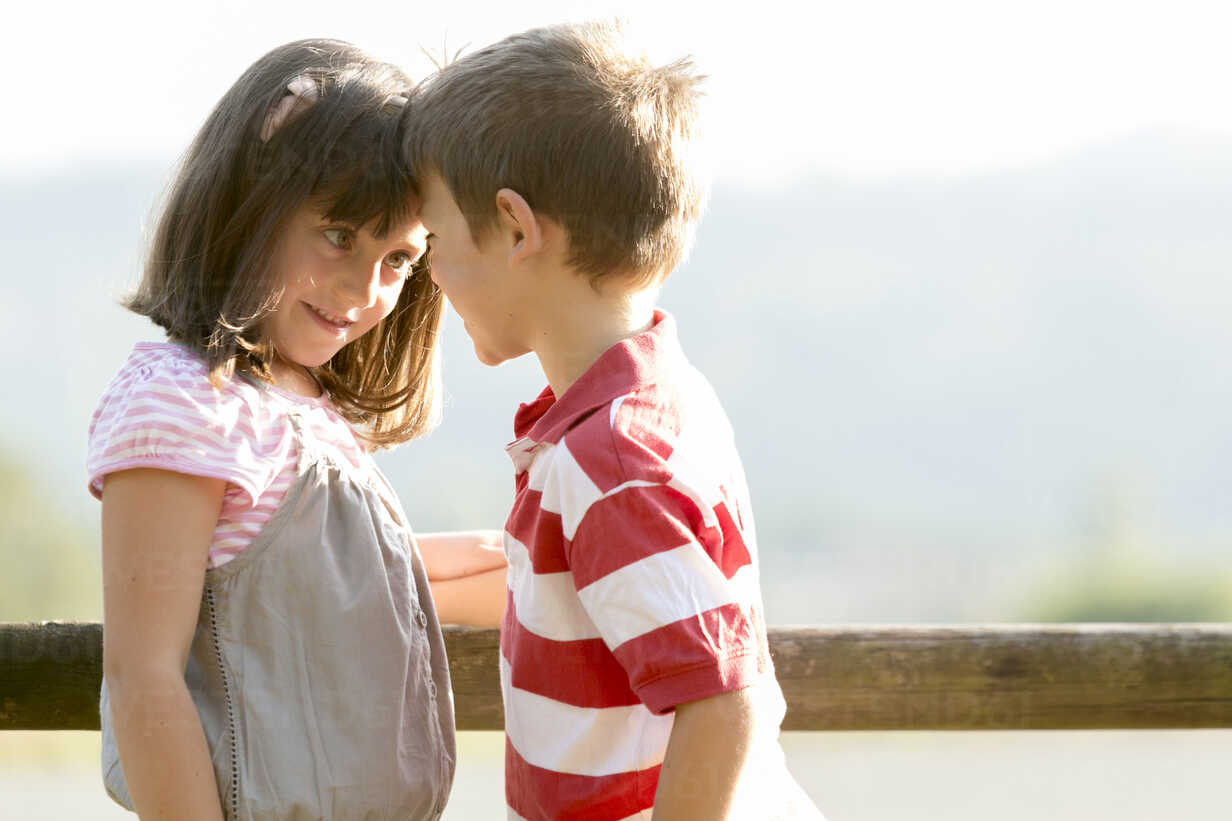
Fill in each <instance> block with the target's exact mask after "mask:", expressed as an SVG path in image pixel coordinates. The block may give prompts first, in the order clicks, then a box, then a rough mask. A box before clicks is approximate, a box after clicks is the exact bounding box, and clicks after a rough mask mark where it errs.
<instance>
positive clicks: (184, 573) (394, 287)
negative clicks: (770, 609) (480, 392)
mask: <svg viewBox="0 0 1232 821" xmlns="http://www.w3.org/2000/svg"><path fill="white" fill-rule="evenodd" d="M410 90H411V83H410V81H409V79H408V78H407V77H406V76H405V75H404V74H403V73H402V72H401V71H399V70H398V69H396V68H394V67H393V66H390V65H388V64H385V63H380V62H377V61H375V60H373V59H372V58H370V57H369V56H367V55H366V54H364V53H363V52H361V51H360V50H358V49H356V48H355V47H353V46H350V45H348V44H346V43H341V42H337V41H331V40H311V41H302V42H296V43H291V44H289V45H286V46H283V47H281V48H278V49H275V50H274V51H272V52H270V53H269V54H267V55H265V56H264V57H262V58H261V59H260V60H258V61H257V62H256V63H255V64H254V65H253V66H252V67H251V68H249V69H248V71H246V72H245V73H244V75H243V76H242V77H240V79H239V80H238V81H237V82H236V83H235V85H234V86H233V87H232V88H231V89H230V90H229V91H228V92H227V93H226V95H225V96H224V97H223V98H222V100H221V101H220V102H219V104H218V106H217V107H216V108H215V109H214V111H213V113H212V114H211V115H210V116H209V118H208V119H207V120H206V122H205V124H204V126H202V128H201V131H200V133H199V134H198V135H197V137H196V139H195V141H194V142H193V144H192V146H191V147H190V148H189V150H188V153H187V154H186V156H185V159H184V162H183V166H182V168H181V171H180V173H179V177H178V179H177V180H176V181H175V183H174V184H173V186H172V188H171V191H170V194H169V198H168V202H167V204H166V207H165V210H164V212H163V214H162V217H161V219H160V221H159V223H158V227H157V230H156V233H155V235H154V239H153V245H152V248H151V250H150V254H149V259H148V262H147V265H146V270H145V275H144V278H143V280H142V283H141V285H140V287H139V289H138V291H137V293H136V294H135V295H134V296H133V297H132V298H131V299H130V300H129V302H128V307H129V308H131V309H132V310H134V311H136V312H137V313H140V314H143V315H145V316H148V317H149V318H150V319H151V320H153V321H154V322H155V323H157V324H158V325H160V326H162V327H163V328H164V329H165V330H166V334H167V337H168V339H169V342H167V343H162V344H151V343H142V344H138V345H137V346H136V347H135V348H134V350H133V352H132V354H131V356H130V357H129V360H128V362H127V363H126V364H125V365H124V366H123V368H121V370H120V372H119V374H118V375H117V376H116V377H115V379H114V380H112V382H111V384H110V386H109V387H108V388H107V391H106V393H105V394H104V396H103V398H102V400H101V402H100V404H99V407H98V410H97V411H96V412H95V414H94V418H93V421H92V423H91V427H90V449H89V458H88V468H89V474H90V489H91V491H92V492H93V493H94V494H95V495H96V496H98V497H99V498H101V499H102V503H103V510H102V549H103V579H104V620H105V627H106V630H105V640H104V650H103V666H104V676H105V683H104V686H103V691H102V703H101V718H102V728H103V767H104V780H105V782H106V786H107V789H108V792H109V793H110V794H111V795H112V796H113V797H114V798H115V799H116V800H117V801H119V802H120V803H121V804H123V805H125V806H127V807H128V808H130V809H135V810H136V811H137V812H138V813H139V814H140V816H141V817H142V818H143V819H153V818H174V819H198V818H200V819H222V818H227V819H239V818H243V819H292V818H294V819H325V818H330V819H344V818H345V819H378V818H379V819H386V818H389V819H392V818H397V819H421V818H436V817H437V816H439V814H440V813H441V811H442V809H443V807H444V804H445V799H446V796H447V794H448V791H449V786H450V783H451V780H452V777H453V767H454V736H453V733H454V724H453V703H452V698H451V695H450V689H449V670H448V666H447V664H446V660H445V652H444V644H443V640H442V635H441V629H440V625H439V622H438V616H437V612H436V610H435V609H434V606H433V595H432V593H431V592H430V591H429V582H430V580H431V581H434V582H435V585H436V592H437V593H438V595H439V597H440V598H441V599H442V602H443V605H442V606H443V612H442V615H443V616H444V617H445V618H447V619H448V620H451V621H462V622H471V623H480V624H495V623H496V621H497V619H498V618H499V610H500V606H501V605H503V601H504V582H503V558H502V557H501V554H500V551H499V549H498V548H497V545H498V544H499V534H491V533H486V532H477V533H471V534H452V535H447V536H442V537H439V538H430V537H425V538H424V539H422V540H421V541H420V545H419V546H420V548H421V549H422V553H420V552H419V551H417V550H416V546H415V543H414V541H413V540H412V539H411V535H410V531H409V529H408V527H407V524H406V520H405V517H404V515H403V513H402V509H401V507H400V506H399V504H398V502H397V500H396V498H395V496H394V494H393V492H392V491H391V490H390V488H389V486H388V484H387V483H386V482H385V480H384V478H383V477H382V476H381V473H380V471H378V470H377V468H376V466H375V465H374V463H373V461H372V458H371V456H370V455H369V453H368V450H369V449H370V448H374V447H384V446H390V445H393V444H396V443H399V442H403V441H405V440H407V439H410V438H412V437H414V436H417V435H420V434H422V433H424V432H426V431H427V430H428V428H429V427H431V425H432V424H433V423H434V421H435V419H436V416H437V411H438V404H437V401H436V398H435V397H436V388H437V384H438V379H439V377H438V362H439V357H438V353H437V341H438V334H439V328H440V322H441V299H440V294H439V293H438V291H437V289H436V287H435V286H434V285H433V284H432V281H431V279H430V277H429V276H428V275H427V273H426V272H425V270H424V268H423V266H422V265H421V264H420V260H421V258H422V255H423V252H424V250H425V248H426V242H425V232H424V229H423V227H422V225H421V224H420V223H419V221H418V218H417V210H418V203H417V199H416V194H415V189H414V188H413V183H412V181H411V177H410V174H409V170H408V169H406V168H402V167H400V160H399V159H398V158H399V156H400V151H399V145H400V141H401V139H402V134H401V133H400V132H401V130H402V126H401V122H402V113H403V108H404V107H405V103H406V98H407V96H408V94H409V93H410ZM474 591H479V592H480V593H481V594H482V595H481V596H479V597H478V598H468V599H464V598H461V597H460V596H459V594H460V593H469V592H474ZM446 610H447V612H446Z"/></svg>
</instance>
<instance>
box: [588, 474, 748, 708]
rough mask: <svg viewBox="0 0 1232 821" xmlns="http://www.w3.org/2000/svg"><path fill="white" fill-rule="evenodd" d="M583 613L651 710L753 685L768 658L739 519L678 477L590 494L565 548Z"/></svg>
mask: <svg viewBox="0 0 1232 821" xmlns="http://www.w3.org/2000/svg"><path fill="white" fill-rule="evenodd" d="M567 553H568V561H569V568H570V571H571V573H572V575H573V579H574V584H575V585H576V587H577V591H578V596H579V598H580V599H581V601H582V606H583V607H584V608H585V610H586V612H587V615H589V616H590V618H591V620H592V621H593V622H594V623H595V626H596V627H597V628H598V630H599V633H600V634H601V635H602V637H603V640H604V642H605V644H607V646H608V647H609V648H610V649H611V650H612V652H613V654H614V655H615V656H616V659H617V660H618V661H619V662H620V664H621V666H622V667H623V668H624V669H625V671H626V672H627V673H628V676H629V683H630V686H631V687H632V688H633V690H634V692H635V693H637V695H638V697H639V698H640V699H641V700H642V702H643V703H644V704H645V705H646V706H647V707H648V708H650V709H651V710H652V711H653V712H655V713H663V712H666V711H668V710H670V709H671V708H673V707H675V706H676V705H678V704H683V703H685V702H689V701H696V700H698V699H702V698H708V697H710V696H714V695H718V694H720V693H725V692H730V691H732V690H739V689H742V688H744V687H747V686H749V685H751V684H754V683H755V682H756V681H758V680H759V679H760V678H761V677H762V676H763V675H764V674H765V673H766V672H767V671H769V670H771V669H772V667H771V663H770V658H769V652H768V647H767V642H766V630H765V622H764V618H763V615H762V604H761V595H760V592H759V589H758V582H757V568H756V565H755V564H754V562H753V558H752V556H751V555H750V551H748V550H747V549H746V548H745V546H744V544H743V541H742V539H741V535H740V529H739V527H738V525H737V524H736V522H734V521H731V520H730V519H728V518H727V517H726V516H725V508H724V506H723V505H722V504H720V505H718V506H717V507H711V506H703V505H702V504H699V502H698V500H697V498H696V495H695V494H692V493H690V491H689V489H688V488H687V487H683V486H681V485H680V483H679V482H668V483H652V482H627V483H625V484H624V485H622V486H620V487H618V488H616V489H614V491H613V492H609V493H606V494H603V495H601V496H600V497H599V498H597V499H595V500H594V501H592V502H591V503H590V504H589V506H588V507H587V509H586V511H585V514H584V515H583V516H582V518H581V519H580V521H579V522H578V526H577V529H576V531H575V533H574V534H573V538H572V540H571V541H570V542H569V543H568V547H567Z"/></svg>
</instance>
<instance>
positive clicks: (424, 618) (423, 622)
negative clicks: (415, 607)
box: [418, 608, 428, 627]
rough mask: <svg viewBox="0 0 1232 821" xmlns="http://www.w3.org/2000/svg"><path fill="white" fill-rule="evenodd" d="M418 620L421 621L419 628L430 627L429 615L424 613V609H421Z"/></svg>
mask: <svg viewBox="0 0 1232 821" xmlns="http://www.w3.org/2000/svg"><path fill="white" fill-rule="evenodd" d="M418 619H419V626H420V627H427V626H428V614H427V613H425V612H424V611H423V609H422V608H421V609H420V611H419V614H418Z"/></svg>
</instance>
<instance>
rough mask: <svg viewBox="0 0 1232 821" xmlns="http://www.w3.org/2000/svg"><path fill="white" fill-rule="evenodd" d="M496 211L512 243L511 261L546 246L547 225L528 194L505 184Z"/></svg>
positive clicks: (498, 192) (525, 257)
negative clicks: (523, 193)
mask: <svg viewBox="0 0 1232 821" xmlns="http://www.w3.org/2000/svg"><path fill="white" fill-rule="evenodd" d="M496 214H497V220H498V222H499V224H500V231H501V234H502V236H503V237H505V238H506V240H507V241H508V243H509V262H510V264H513V263H516V262H521V261H522V260H525V259H527V258H529V257H531V256H534V255H535V254H537V253H539V252H540V251H542V250H543V248H544V246H545V244H546V243H547V240H548V237H547V235H546V233H545V230H544V228H545V226H544V225H543V224H542V221H541V219H540V218H539V217H537V216H535V211H534V209H533V208H531V207H530V203H528V202H527V201H526V198H525V197H523V196H522V195H521V194H519V193H518V192H517V191H514V190H513V189H512V188H502V189H501V190H499V191H497V192H496Z"/></svg>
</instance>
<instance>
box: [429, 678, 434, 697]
mask: <svg viewBox="0 0 1232 821" xmlns="http://www.w3.org/2000/svg"><path fill="white" fill-rule="evenodd" d="M428 696H429V698H436V682H435V681H433V680H432V679H428Z"/></svg>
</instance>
